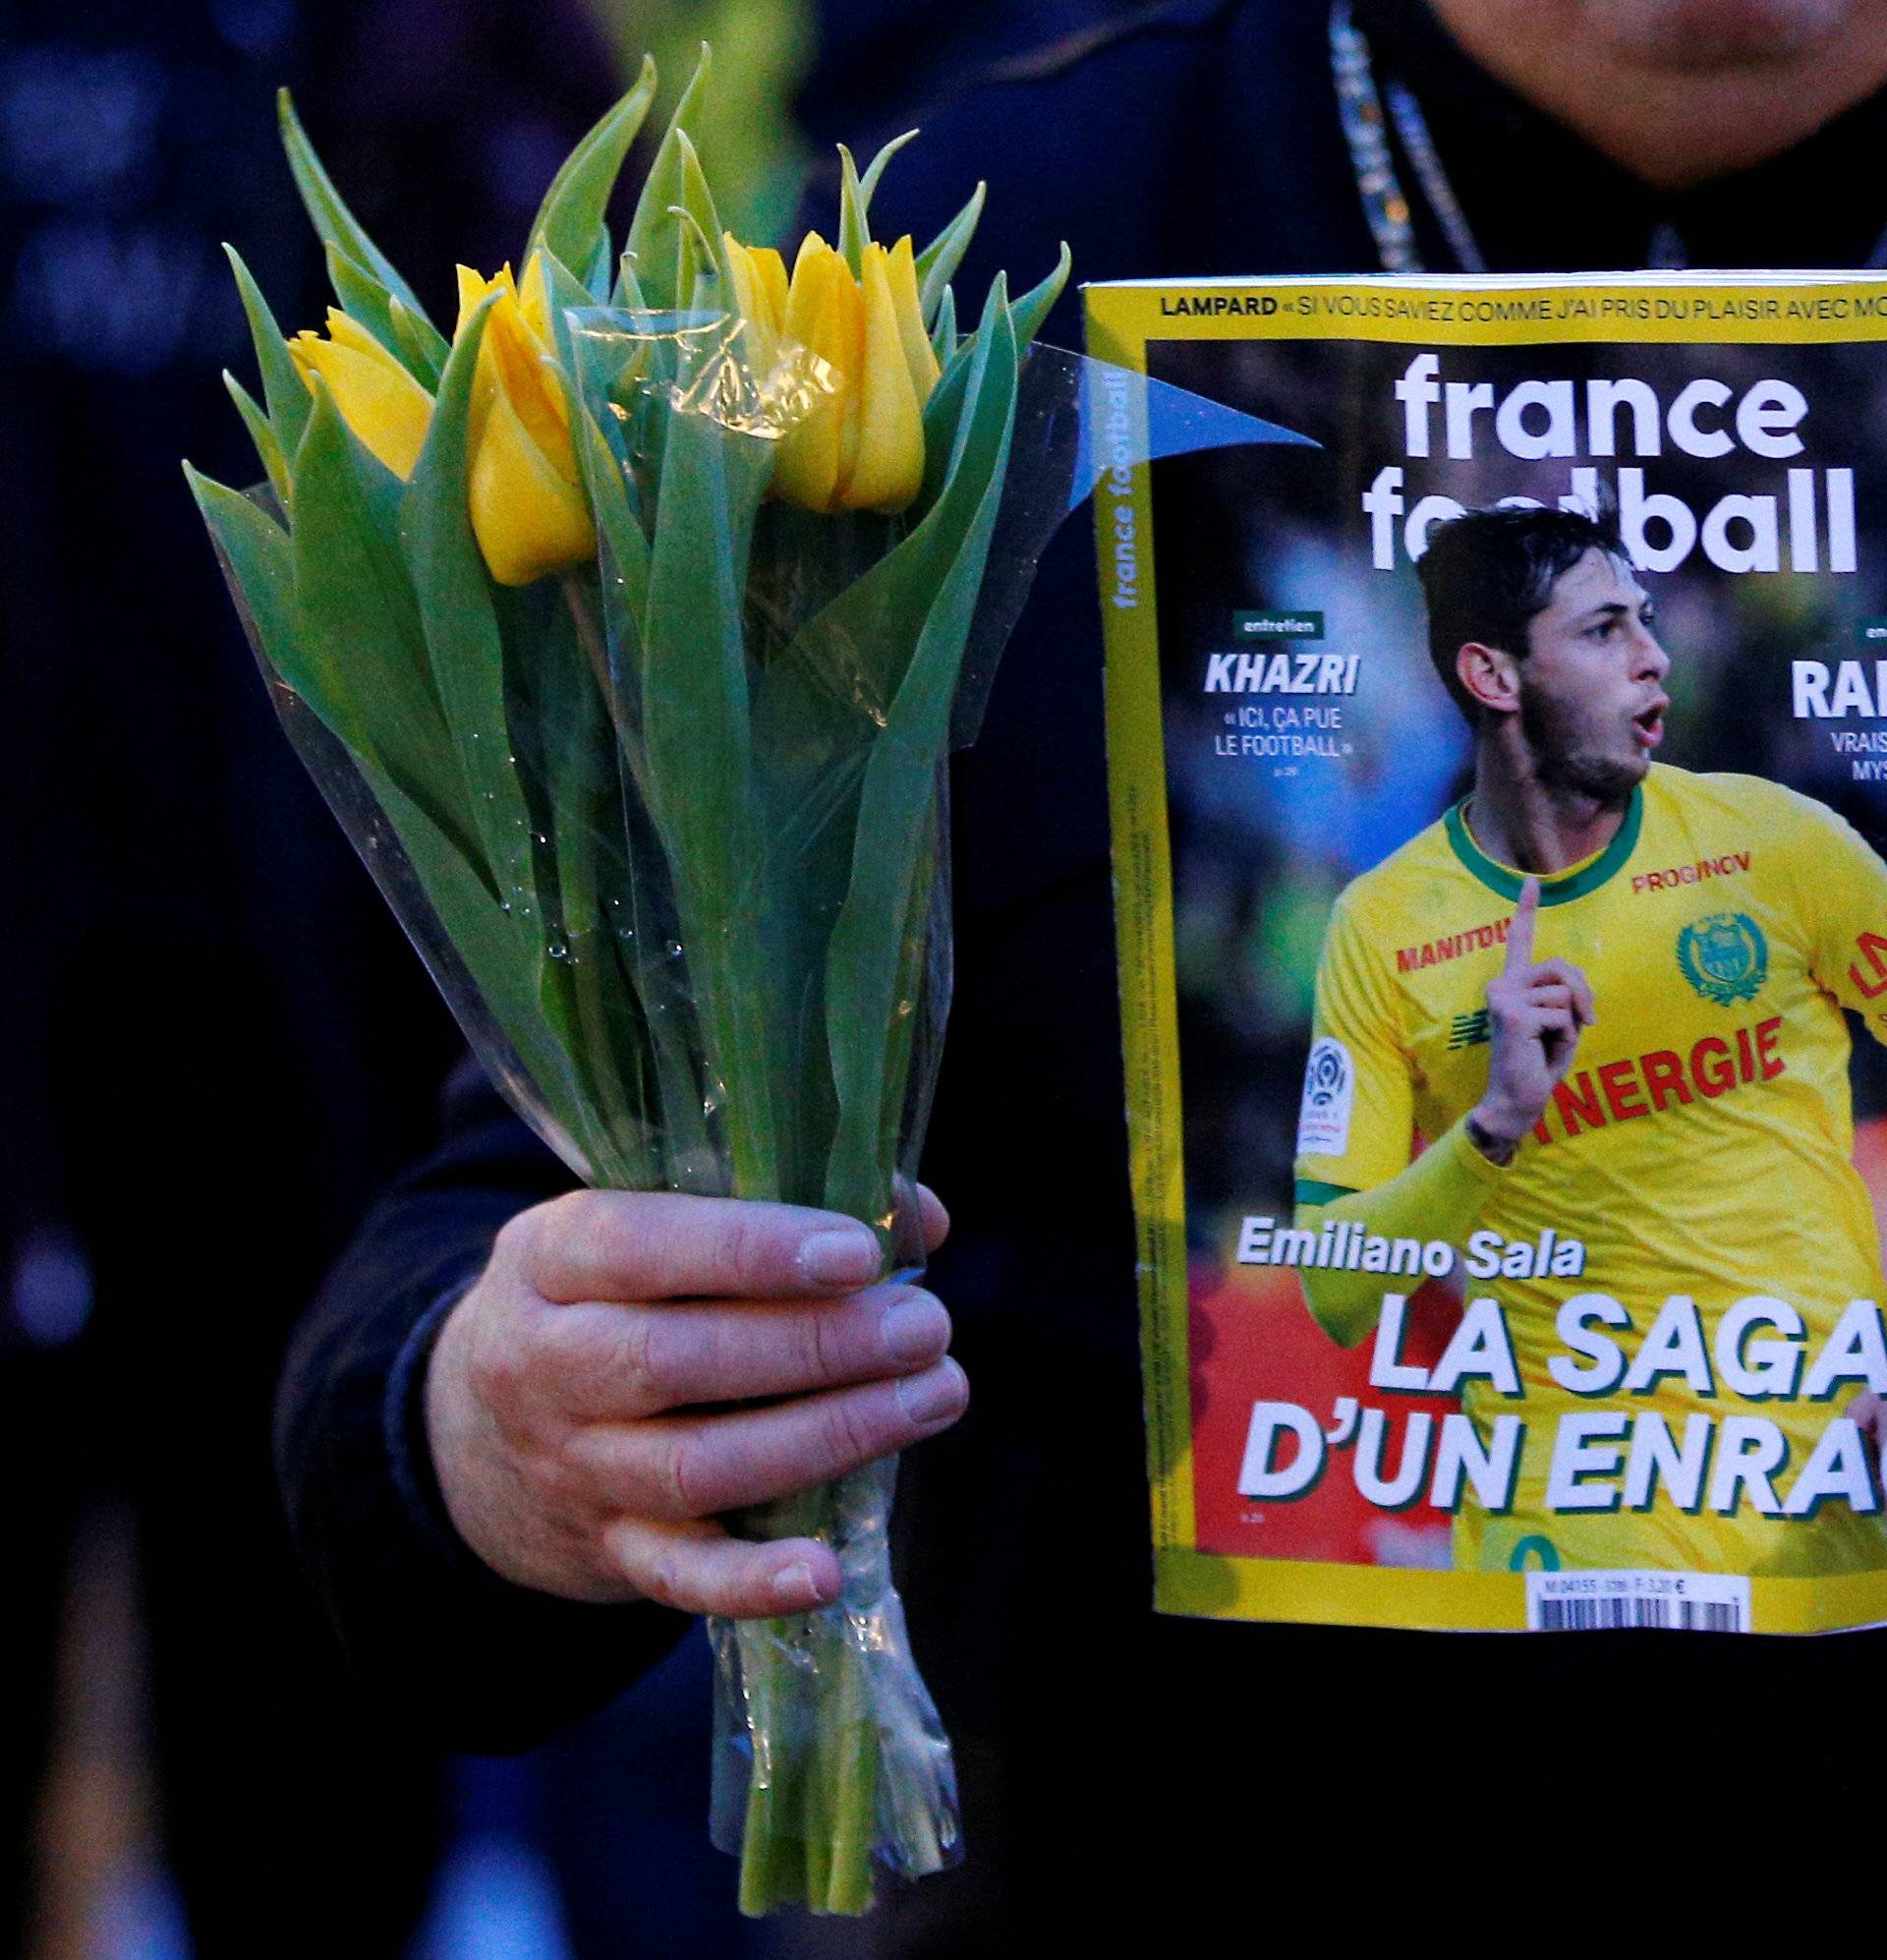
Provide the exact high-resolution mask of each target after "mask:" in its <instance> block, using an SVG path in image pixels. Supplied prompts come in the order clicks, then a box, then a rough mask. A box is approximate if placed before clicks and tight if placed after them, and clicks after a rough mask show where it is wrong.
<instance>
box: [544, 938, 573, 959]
mask: <svg viewBox="0 0 1887 1960" xmlns="http://www.w3.org/2000/svg"><path fill="white" fill-rule="evenodd" d="M543 950H544V951H545V952H547V953H548V954H549V955H550V957H551V958H552V959H562V958H564V957H565V956H566V955H567V954H568V952H569V951H570V949H569V948H568V947H567V946H565V945H564V943H563V942H562V940H560V939H553V940H552V941H551V942H550V943H549V945H548V946H546V947H545V948H544V949H543Z"/></svg>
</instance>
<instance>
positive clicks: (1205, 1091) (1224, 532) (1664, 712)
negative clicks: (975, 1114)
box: [1087, 273, 1887, 1633]
mask: <svg viewBox="0 0 1887 1960" xmlns="http://www.w3.org/2000/svg"><path fill="white" fill-rule="evenodd" d="M1087 319H1088V336H1089V348H1090V351H1091V352H1092V353H1094V354H1096V355H1098V356H1101V357H1104V358H1105V359H1106V360H1108V361H1112V362H1115V363H1118V364H1120V365H1121V366H1123V367H1125V368H1127V369H1129V370H1131V371H1132V373H1133V375H1134V376H1135V377H1140V376H1144V377H1146V381H1145V382H1143V381H1141V380H1140V379H1138V378H1135V379H1132V380H1128V381H1120V380H1115V381H1112V382H1110V383H1108V384H1107V385H1109V386H1110V387H1111V388H1112V389H1113V391H1114V398H1113V399H1111V400H1110V401H1108V402H1106V403H1104V404H1102V410H1103V413H1102V418H1101V421H1100V424H1099V425H1098V426H1100V427H1101V428H1102V429H1103V430H1104V431H1106V430H1107V429H1109V428H1110V427H1112V428H1114V429H1116V430H1118V431H1120V432H1128V431H1130V430H1132V428H1133V427H1134V425H1135V422H1136V419H1137V418H1139V417H1142V416H1143V415H1144V411H1145V404H1144V400H1140V399H1136V393H1137V391H1138V390H1141V389H1142V388H1143V387H1144V386H1145V385H1146V384H1147V383H1152V384H1158V383H1161V382H1167V383H1174V384H1177V385H1180V386H1183V387H1185V388H1188V389H1191V390H1194V391H1196V392H1197V393H1199V394H1202V395H1206V396H1209V397H1212V398H1215V399H1217V400H1219V401H1222V402H1225V403H1228V404H1229V405H1230V406H1232V407H1234V408H1236V409H1239V410H1241V411H1245V412H1247V413H1249V414H1251V415H1254V416H1258V417H1261V418H1264V419H1266V420H1268V421H1270V422H1274V423H1278V424H1282V425H1284V426H1286V427H1287V428H1288V429H1290V430H1292V431H1294V432H1296V433H1298V434H1299V435H1301V436H1303V437H1305V438H1307V440H1306V441H1305V442H1304V443H1303V444H1302V445H1301V446H1292V447H1265V448H1236V447H1231V448H1224V449H1219V450H1213V451H1208V452H1203V453H1199V454H1194V455H1187V456H1178V457H1172V458H1167V459H1163V460H1159V461H1155V462H1153V463H1151V464H1130V463H1127V462H1122V463H1120V464H1119V465H1117V466H1114V467H1110V468H1108V469H1107V471H1106V473H1105V474H1104V476H1103V478H1102V481H1101V488H1100V490H1099V491H1098V492H1097V495H1096V522H1097V535H1098V540H1099V547H1100V550H1099V557H1100V596H1101V605H1102V613H1103V619H1104V624H1105V630H1106V640H1107V662H1108V673H1107V699H1108V728H1109V753H1110V772H1111V782H1112V795H1113V812H1114V833H1115V888H1116V904H1117V913H1118V938H1119V962H1120V982H1121V995H1122V1004H1123V1023H1124V1040H1125V1054H1126V1067H1127V1084H1128V1113H1129V1123H1130V1133H1131V1140H1132V1176H1133V1189H1134V1202H1135V1208H1136V1224H1137V1232H1138V1244H1139V1256H1140V1269H1141V1287H1142V1291H1141V1303H1142V1315H1143V1335H1144V1358H1145V1372H1146V1385H1147V1418H1148V1435H1149V1461H1150V1468H1151V1475H1152V1485H1153V1523H1154V1537H1155V1552H1156V1560H1155V1564H1156V1572H1157V1585H1156V1604H1157V1605H1158V1607H1159V1608H1160V1609H1161V1610H1163V1611H1168V1612H1174V1613H1187V1614H1206V1615H1213V1616H1219V1617H1228V1618H1243V1619H1259V1620H1297V1621H1323V1622H1332V1623H1343V1624H1351V1625H1367V1626H1395V1627H1416V1628H1457V1629H1481V1630H1489V1631H1496V1630H1507V1631H1520V1630H1535V1631H1558V1630H1573V1629H1588V1628H1612V1627H1650V1628H1669V1629H1673V1630H1695V1631H1708V1632H1727V1633H1745V1632H1753V1633H1809V1632H1825V1631H1833V1630H1837V1629H1842V1628H1848V1627H1855V1626H1861V1625H1867V1624H1872V1623H1877V1622H1881V1621H1883V1620H1887V1512H1884V1511H1883V1496H1882V1475H1881V1453H1882V1444H1883V1441H1887V1327H1884V1326H1883V1319H1882V1309H1883V1305H1884V1304H1887V1280H1884V1279H1883V1276H1882V1251H1881V1244H1882V1221H1883V1218H1884V1217H1887V857H1884V856H1883V851H1887V345H1883V342H1887V279H1883V278H1879V277H1869V276H1855V275H1849V274H1844V275H1839V276H1836V275H1825V276H1824V275H1820V274H1759V273H1746V274H1672V273H1657V274H1645V275H1642V276H1639V275H1606V276H1602V277H1566V278H1557V279H1545V278H1492V277H1483V278H1420V279H1384V278H1380V277H1358V278H1325V279H1291V280H1285V279H1252V280H1235V281H1233V280H1216V281H1199V282H1183V281H1173V282H1144V281H1143V282H1133V283H1122V284H1115V285H1104V286H1095V287H1091V288H1089V290H1088V293H1087ZM1104 440H1105V436H1104Z"/></svg>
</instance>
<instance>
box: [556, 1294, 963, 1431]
mask: <svg viewBox="0 0 1887 1960" xmlns="http://www.w3.org/2000/svg"><path fill="white" fill-rule="evenodd" d="M949 1342H950V1316H949V1314H948V1313H947V1312H945V1310H944V1304H943V1302H942V1301H941V1300H939V1299H937V1298H935V1297H933V1296H932V1295H930V1294H928V1293H925V1292H923V1291H922V1290H921V1289H919V1288H917V1287H909V1286H884V1287H873V1288H871V1289H870V1290H869V1291H868V1292H865V1293H860V1294H853V1295H851V1296H850V1297H844V1298H840V1299H832V1300H823V1299H814V1300H763V1301H747V1300H725V1299H722V1300H715V1301H712V1302H709V1303H705V1304H701V1305H670V1306H612V1305H604V1304H599V1303H596V1302H589V1303H586V1304H583V1305H578V1306H554V1307H546V1308H543V1309H542V1310H540V1311H539V1312H537V1313H536V1314H534V1315H533V1316H532V1319H531V1321H530V1324H529V1334H528V1343H529V1351H530V1352H529V1365H530V1366H532V1367H533V1368H534V1369H536V1370H538V1371H540V1372H541V1373H542V1375H543V1379H544V1380H545V1381H546V1382H550V1383H554V1384H556V1388H557V1397H558V1400H559V1401H560V1403H561V1406H562V1408H563V1410H564V1412H566V1413H567V1415H568V1416H569V1417H570V1418H571V1419H573V1420H575V1421H579V1422H627V1421H634V1420H635V1419H637V1418H638V1417H641V1416H645V1415H659V1414H662V1413H665V1412H667V1411H669V1410H673V1409H686V1408H690V1407H693V1406H697V1405H700V1404H703V1403H722V1402H748V1401H754V1400H757V1399H759V1398H761V1397H765V1396H779V1395H801V1394H805V1393H808V1392H811V1391H817V1390H821V1389H830V1388H842V1387H847V1386H849V1385H851V1384H853V1383H858V1382H873V1381H886V1380H890V1379H891V1378H893V1377H895V1376H898V1375H907V1374H914V1373H916V1372H917V1371H918V1370H919V1369H922V1368H927V1367H930V1366H931V1365H933V1364H934V1363H935V1362H936V1361H938V1360H939V1359H940V1358H942V1356H943V1354H944V1349H945V1348H947V1347H948V1346H949Z"/></svg>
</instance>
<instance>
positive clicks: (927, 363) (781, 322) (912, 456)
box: [726, 232, 938, 512]
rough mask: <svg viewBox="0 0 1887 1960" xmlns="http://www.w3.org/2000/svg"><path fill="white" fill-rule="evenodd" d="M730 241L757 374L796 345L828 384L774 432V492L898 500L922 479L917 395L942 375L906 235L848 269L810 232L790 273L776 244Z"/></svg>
mask: <svg viewBox="0 0 1887 1960" xmlns="http://www.w3.org/2000/svg"><path fill="white" fill-rule="evenodd" d="M726 245H727V258H728V263H729V265H730V266H731V268H732V271H733V288H734V292H733V301H734V310H735V311H736V312H737V313H738V314H739V315H740V317H741V318H742V320H743V322H744V323H745V327H746V330H747V333H748V336H749V341H748V345H749V358H750V360H751V362H752V364H753V367H754V370H755V372H756V373H757V374H759V375H763V376H764V375H767V374H768V373H770V372H771V371H772V369H773V368H774V367H775V365H776V364H777V362H778V361H779V360H780V358H781V357H782V355H784V356H786V357H787V358H790V355H791V352H792V350H794V349H795V348H797V349H801V350H803V351H804V352H805V353H807V354H810V355H813V356H814V357H816V358H817V360H818V361H820V362H821V363H823V364H824V370H825V372H824V375H823V376H822V378H823V379H824V380H825V382H826V383H827V385H826V386H824V387H822V388H819V389H818V390H816V391H812V392H811V397H810V408H809V410H808V412H806V413H805V414H803V415H802V416H801V417H799V418H798V419H797V420H795V421H794V423H793V425H792V427H790V428H789V429H787V430H786V431H785V432H783V433H782V434H781V435H780V436H779V438H778V442H777V446H776V448H775V452H774V460H773V476H772V490H773V493H774V494H775V495H776V496H779V497H782V498H784V499H785V501H786V502H788V503H794V504H798V505H800V506H801V507H802V508H804V509H807V510H877V511H886V512H889V511H897V510H902V509H904V508H905V507H906V506H907V505H908V504H909V503H910V501H911V499H912V498H913V497H915V496H916V495H917V492H918V490H919V488H920V487H921V486H922V484H923V481H924V404H925V403H926V402H927V401H928V400H929V399H930V395H931V390H932V388H933V387H935V386H936V385H937V377H938V367H937V357H936V356H935V354H933V353H932V351H931V342H930V336H929V335H928V334H927V333H926V332H925V331H924V317H923V310H922V307H921V305H920V303H919V297H918V287H917V272H916V260H915V259H914V258H913V256H912V252H911V241H910V240H909V239H908V238H901V239H899V240H898V242H897V244H896V245H895V246H893V247H891V248H890V249H889V250H888V251H887V250H886V248H885V247H884V246H882V245H868V246H866V247H865V249H864V252H863V254H862V255H861V258H860V273H859V277H857V278H856V279H855V278H853V276H852V271H851V267H850V266H849V265H848V264H847V263H846V262H845V259H844V257H843V255H842V254H840V253H838V252H836V251H834V250H833V249H832V247H831V246H829V245H828V244H827V243H826V241H825V240H824V239H823V238H821V237H820V235H819V234H818V233H817V232H808V233H807V235H806V237H805V239H804V240H803V241H802V242H801V245H800V248H799V254H798V257H797V258H796V259H794V261H793V273H792V278H791V279H790V281H789V280H788V279H787V278H786V276H785V266H784V263H783V261H781V259H779V257H778V255H777V254H776V253H771V252H756V251H749V250H748V249H747V248H746V247H744V246H742V245H740V244H739V243H738V242H737V241H735V240H734V239H732V238H729V239H728V240H727V241H726ZM782 392H785V391H782ZM801 405H802V406H805V404H804V403H802V404H801Z"/></svg>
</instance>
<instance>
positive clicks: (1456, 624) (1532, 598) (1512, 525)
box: [1415, 504, 1627, 721]
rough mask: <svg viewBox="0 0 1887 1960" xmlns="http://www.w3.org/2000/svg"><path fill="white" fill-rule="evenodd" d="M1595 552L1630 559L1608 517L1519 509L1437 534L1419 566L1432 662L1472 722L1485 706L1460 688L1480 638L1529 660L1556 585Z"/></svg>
mask: <svg viewBox="0 0 1887 1960" xmlns="http://www.w3.org/2000/svg"><path fill="white" fill-rule="evenodd" d="M1588 551H1603V552H1605V554H1606V555H1607V556H1608V557H1613V558H1621V559H1623V558H1626V557H1627V552H1626V548H1625V545H1624V543H1623V542H1622V540H1621V539H1620V537H1619V531H1618V524H1617V520H1616V519H1615V518H1614V517H1613V516H1612V515H1611V514H1610V513H1609V512H1608V513H1606V514H1604V515H1601V516H1599V517H1588V516H1587V515H1586V514H1585V512H1583V511H1580V510H1544V509H1538V508H1535V507H1533V506H1531V505H1526V504H1517V505H1514V506H1511V507H1509V508H1506V509H1493V510H1470V511H1467V512H1465V513H1464V514H1463V515H1461V516H1459V517H1451V518H1447V519H1445V520H1444V521H1443V522H1442V523H1440V524H1437V525H1435V526H1434V527H1433V528H1432V529H1431V530H1430V532H1429V534H1428V549H1427V550H1426V551H1424V552H1423V553H1422V555H1421V557H1420V558H1418V559H1417V560H1416V564H1415V569H1416V572H1417V573H1418V575H1419V576H1420V578H1421V581H1422V593H1423V596H1424V597H1425V598H1426V600H1427V601H1428V657H1429V659H1430V660H1432V661H1433V662H1434V663H1435V671H1436V672H1437V673H1439V674H1440V675H1441V677H1442V681H1443V684H1444V685H1445V686H1446V687H1447V689H1448V691H1449V693H1450V694H1451V695H1452V696H1453V697H1454V699H1455V705H1456V706H1457V707H1458V709H1459V710H1460V711H1461V713H1462V714H1463V715H1465V716H1466V717H1467V719H1468V720H1469V721H1476V720H1477V718H1478V714H1479V708H1478V705H1477V703H1476V702H1475V700H1474V697H1473V696H1472V695H1471V694H1469V693H1468V691H1467V690H1466V688H1464V687H1463V686H1462V685H1461V680H1460V675H1459V674H1458V673H1457V671H1456V668H1455V662H1456V657H1457V656H1458V654H1459V653H1460V651H1461V649H1462V648H1463V647H1464V646H1466V645H1467V644H1468V643H1469V642H1470V641H1475V642H1478V643H1479V644H1480V645H1481V646H1484V647H1499V648H1500V650H1501V651H1502V652H1503V653H1506V654H1512V655H1513V656H1514V658H1515V660H1516V661H1523V660H1525V658H1526V656H1527V653H1528V651H1529V645H1528V639H1527V628H1528V625H1529V623H1530V622H1531V620H1532V619H1533V616H1534V615H1535V614H1536V613H1539V612H1544V611H1545V610H1546V608H1547V606H1548V605H1551V604H1552V601H1553V588H1554V586H1556V585H1557V584H1558V583H1559V581H1560V580H1561V579H1562V578H1563V577H1564V576H1565V575H1566V573H1568V572H1570V571H1571V570H1572V569H1573V566H1574V565H1576V564H1577V563H1578V562H1579V560H1580V559H1581V558H1582V557H1584V556H1585V554H1586V552H1588Z"/></svg>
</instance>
